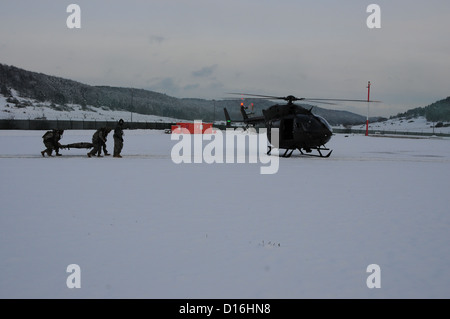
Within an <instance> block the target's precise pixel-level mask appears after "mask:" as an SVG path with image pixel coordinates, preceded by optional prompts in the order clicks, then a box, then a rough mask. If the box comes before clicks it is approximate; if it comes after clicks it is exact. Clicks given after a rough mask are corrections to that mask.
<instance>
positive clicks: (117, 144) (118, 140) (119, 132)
mask: <svg viewBox="0 0 450 319" xmlns="http://www.w3.org/2000/svg"><path fill="white" fill-rule="evenodd" d="M123 123H124V122H123V120H122V119H120V120H119V122H118V123H117V126H116V128H115V129H114V135H113V137H114V157H118V158H121V157H122V156H121V155H120V152H122V148H123Z"/></svg>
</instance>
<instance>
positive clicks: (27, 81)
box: [0, 63, 365, 125]
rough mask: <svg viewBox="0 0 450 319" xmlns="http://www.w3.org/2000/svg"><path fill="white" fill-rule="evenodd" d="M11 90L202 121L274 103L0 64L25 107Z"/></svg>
mask: <svg viewBox="0 0 450 319" xmlns="http://www.w3.org/2000/svg"><path fill="white" fill-rule="evenodd" d="M12 89H14V90H15V91H17V92H18V94H19V96H20V97H23V98H28V99H32V100H34V101H35V102H33V105H34V106H37V107H39V106H40V105H42V104H40V103H44V102H46V103H50V104H51V105H50V107H52V108H54V109H55V110H59V111H71V110H73V109H72V108H71V107H70V104H76V105H80V106H81V107H82V108H83V109H84V110H91V107H96V108H102V109H110V110H118V111H129V112H135V113H140V114H149V115H156V116H164V117H171V118H177V119H185V120H202V121H204V122H206V121H213V120H216V121H220V120H225V115H224V111H223V109H224V108H227V110H228V112H229V114H230V116H231V118H232V119H233V120H242V116H241V113H240V104H241V102H244V104H245V105H246V106H249V105H250V104H251V103H254V106H255V110H254V111H255V114H254V115H255V116H258V115H262V111H261V110H263V109H266V108H268V107H270V106H271V105H273V104H275V102H274V101H269V100H261V99H255V100H252V99H245V100H244V101H242V100H240V99H234V100H228V99H222V100H204V99H187V98H183V99H179V98H175V97H171V96H168V95H166V94H162V93H157V92H153V91H149V90H143V89H135V88H123V87H110V86H91V85H86V84H83V83H79V82H76V81H72V80H68V79H63V78H60V77H55V76H49V75H46V74H42V73H36V72H31V71H27V70H23V69H20V68H17V67H15V66H8V65H4V64H1V63H0V93H1V94H2V95H3V96H5V97H7V98H8V97H9V99H7V101H8V103H11V104H12V105H13V106H16V107H25V106H29V102H20V101H18V100H17V99H15V98H14V97H13V96H12V92H11V90H12ZM282 103H284V102H282ZM306 107H307V108H311V107H312V106H306ZM313 113H315V114H317V115H321V116H323V117H324V118H325V119H327V121H328V122H329V123H330V124H331V125H339V124H352V125H356V124H360V123H364V122H365V117H363V116H361V115H358V114H355V113H351V112H345V111H336V110H328V109H323V108H320V107H316V106H315V107H314V109H313Z"/></svg>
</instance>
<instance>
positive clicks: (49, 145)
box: [41, 129, 64, 157]
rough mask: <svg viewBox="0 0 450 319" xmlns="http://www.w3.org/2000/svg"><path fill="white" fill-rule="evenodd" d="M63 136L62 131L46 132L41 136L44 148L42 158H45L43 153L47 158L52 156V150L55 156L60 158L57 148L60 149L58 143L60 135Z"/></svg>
mask: <svg viewBox="0 0 450 319" xmlns="http://www.w3.org/2000/svg"><path fill="white" fill-rule="evenodd" d="M63 134H64V130H55V129H53V130H51V131H47V132H46V133H45V134H44V135H43V136H42V139H43V142H44V145H45V147H46V149H45V150H43V151H42V152H41V154H42V156H44V157H45V153H47V155H48V156H52V153H53V150H55V153H56V156H61V154H60V153H59V148H60V147H61V144H60V143H59V140H60V139H61V138H62V135H63Z"/></svg>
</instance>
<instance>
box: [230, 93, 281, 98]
mask: <svg viewBox="0 0 450 319" xmlns="http://www.w3.org/2000/svg"><path fill="white" fill-rule="evenodd" d="M227 94H233V95H241V96H252V97H259V98H262V99H268V100H271V99H276V100H284V99H285V98H284V97H280V96H272V95H260V94H247V93H227Z"/></svg>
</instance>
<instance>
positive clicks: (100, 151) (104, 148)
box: [97, 127, 111, 157]
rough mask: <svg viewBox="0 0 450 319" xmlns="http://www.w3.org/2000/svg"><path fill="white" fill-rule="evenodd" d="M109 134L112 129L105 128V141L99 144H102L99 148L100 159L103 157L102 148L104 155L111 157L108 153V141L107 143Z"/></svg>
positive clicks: (100, 141)
mask: <svg viewBox="0 0 450 319" xmlns="http://www.w3.org/2000/svg"><path fill="white" fill-rule="evenodd" d="M109 132H111V129H110V128H107V127H104V128H103V140H99V143H100V144H101V145H100V147H99V149H98V153H97V156H98V157H100V156H101V153H102V150H101V148H103V154H104V155H105V156H109V155H111V154H109V153H108V151H107V149H106V141H107V137H108V134H109Z"/></svg>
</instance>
